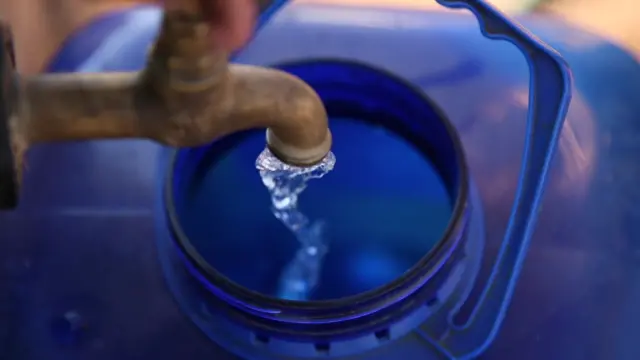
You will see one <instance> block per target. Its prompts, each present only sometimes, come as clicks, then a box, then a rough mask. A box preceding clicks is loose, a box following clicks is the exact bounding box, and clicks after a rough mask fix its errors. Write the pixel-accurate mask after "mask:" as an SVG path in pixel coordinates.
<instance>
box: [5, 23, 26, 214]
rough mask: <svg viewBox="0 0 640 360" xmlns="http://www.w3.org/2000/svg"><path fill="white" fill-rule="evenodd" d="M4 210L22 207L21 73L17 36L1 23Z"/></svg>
mask: <svg viewBox="0 0 640 360" xmlns="http://www.w3.org/2000/svg"><path fill="white" fill-rule="evenodd" d="M0 37H1V39H0V41H1V49H0V210H9V209H14V208H16V207H17V206H18V191H19V185H18V184H19V179H18V178H19V176H20V174H19V171H17V169H18V168H19V166H18V164H16V158H21V156H15V155H16V154H15V152H20V151H21V150H20V149H19V148H17V147H16V146H15V145H16V144H15V143H14V139H12V131H11V127H12V126H14V125H15V124H14V122H13V119H14V118H15V115H16V104H17V101H16V99H17V74H16V71H15V57H14V49H13V37H12V35H11V30H10V29H9V27H8V26H7V25H6V24H0Z"/></svg>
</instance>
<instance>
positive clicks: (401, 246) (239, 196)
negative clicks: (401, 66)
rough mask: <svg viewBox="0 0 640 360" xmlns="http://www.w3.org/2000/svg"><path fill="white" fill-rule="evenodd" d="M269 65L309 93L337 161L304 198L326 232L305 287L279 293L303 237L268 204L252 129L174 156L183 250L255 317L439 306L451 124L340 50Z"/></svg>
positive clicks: (451, 235) (313, 317) (457, 233)
mask: <svg viewBox="0 0 640 360" xmlns="http://www.w3.org/2000/svg"><path fill="white" fill-rule="evenodd" d="M278 67H279V68H281V69H283V70H285V71H288V72H290V73H292V74H294V75H297V76H299V77H300V78H302V79H303V80H305V81H306V82H308V83H309V84H310V85H311V86H312V87H313V88H314V89H315V90H316V91H317V92H318V94H319V95H320V97H321V98H322V100H323V102H324V103H325V106H326V108H327V111H328V113H329V116H330V118H331V124H330V125H331V128H332V132H333V133H334V149H333V151H334V153H335V154H336V157H337V164H336V168H335V169H334V171H333V172H332V173H330V174H328V175H327V176H326V177H325V178H323V179H321V180H318V181H313V182H311V183H310V184H309V187H308V188H307V189H306V190H305V192H304V193H303V194H302V197H301V199H300V206H301V207H302V208H303V209H304V211H305V212H306V213H307V214H309V215H310V216H311V217H312V218H314V219H320V220H323V219H324V220H325V223H326V227H327V235H328V236H329V237H330V240H329V253H328V255H327V259H326V260H325V262H324V264H323V271H322V275H321V276H322V278H321V279H320V285H319V286H318V288H317V289H316V291H315V293H314V298H313V299H312V300H311V301H290V300H283V299H279V298H276V297H274V289H275V287H276V282H277V280H278V278H279V274H280V271H281V269H282V268H283V267H284V266H285V265H286V262H287V261H289V260H290V259H291V257H292V254H293V253H294V252H295V250H296V248H297V246H298V244H297V242H296V240H295V239H293V238H292V237H291V235H290V234H289V233H288V231H287V230H286V229H284V227H283V226H282V225H281V224H280V223H279V221H278V220H277V219H275V218H274V217H273V215H272V214H271V212H270V208H269V195H268V192H267V191H266V189H265V188H264V187H263V185H262V184H261V183H260V178H259V176H258V173H257V171H256V170H255V167H254V162H255V158H256V156H257V155H258V154H259V153H260V151H261V150H262V149H263V148H264V135H263V133H262V132H260V131H247V132H243V133H238V134H234V135H231V136H227V137H225V138H223V139H220V140H218V141H216V142H214V143H213V144H211V145H210V146H205V147H201V148H196V149H190V150H181V151H179V152H178V154H177V155H176V157H175V159H174V164H173V169H172V171H171V173H170V181H169V182H168V184H169V189H168V191H167V199H166V200H167V210H168V212H169V218H170V220H171V227H172V231H173V234H174V240H175V242H176V245H177V247H178V249H179V250H180V251H181V252H182V253H183V254H184V255H185V256H184V257H185V260H186V261H187V262H188V263H189V266H190V267H192V268H193V269H194V270H193V271H196V272H197V273H198V277H200V278H201V279H202V281H206V282H207V283H208V284H209V285H211V286H208V287H209V288H210V289H214V290H212V291H214V292H215V293H216V294H218V295H219V296H220V297H222V298H224V299H226V300H225V301H226V302H229V303H230V304H231V303H232V304H231V305H232V308H234V309H241V312H244V314H245V315H247V316H249V318H250V319H249V318H246V319H247V320H250V321H251V322H252V323H253V324H254V325H255V324H256V321H257V322H258V323H259V322H261V321H263V320H265V321H269V319H268V318H270V317H278V321H283V318H287V321H289V320H290V321H291V322H293V323H312V322H315V321H318V322H333V321H338V320H340V319H343V318H344V317H345V316H347V317H351V318H352V320H355V319H357V318H358V317H360V316H365V315H370V314H374V313H377V312H379V311H380V310H383V309H384V310H385V311H384V313H387V311H390V312H395V313H397V312H409V311H411V306H406V303H407V301H414V300H415V299H416V296H417V297H419V298H420V299H422V300H424V301H422V300H421V302H420V305H422V304H425V303H429V304H431V305H433V306H435V305H436V304H437V303H438V302H439V299H438V294H437V290H438V289H439V288H440V287H441V286H442V283H443V282H444V281H445V279H446V278H447V277H448V275H449V272H450V271H449V270H451V269H447V266H449V267H451V266H450V265H451V263H454V262H455V261H453V260H451V259H450V257H451V256H452V254H453V253H454V252H455V251H454V250H455V248H456V246H457V245H458V242H459V240H460V237H461V236H462V235H461V233H462V231H463V229H464V226H465V222H466V216H465V214H466V204H467V196H468V178H467V169H466V164H465V161H464V156H463V152H462V147H461V144H460V142H459V140H458V138H457V134H456V132H455V130H454V129H453V127H452V125H451V124H450V123H449V122H448V120H447V119H446V118H445V117H444V116H443V115H442V112H441V111H439V110H438V109H437V108H436V106H435V105H433V103H432V102H431V101H430V100H429V99H427V98H426V97H425V96H424V95H423V94H422V92H421V91H420V90H419V89H416V88H414V86H413V85H411V84H408V83H407V82H406V81H403V80H401V79H399V78H397V77H396V76H394V75H391V74H388V73H386V72H385V71H384V70H380V69H374V68H372V67H370V66H368V65H364V64H359V63H355V62H350V61H349V62H347V61H341V60H315V61H305V62H298V63H292V64H285V65H280V66H278ZM454 257H455V256H454ZM447 260H451V261H447ZM221 294H223V295H221ZM408 299H409V300H408ZM403 304H404V305H403ZM242 309H244V310H242ZM354 314H355V315H354ZM358 314H359V316H357V315H358ZM285 315H286V316H285ZM387 315H388V313H387ZM381 316H382V314H381ZM369 321H371V319H369V320H368V321H367V322H369ZM361 325H362V324H360V325H357V326H358V327H360V326H361ZM341 326H344V324H342V325H341ZM354 326H356V324H355V323H354ZM385 331H387V330H385V329H384V328H382V329H379V331H378V332H379V333H380V334H384V333H385ZM261 336H262V335H261ZM383 337H384V336H383Z"/></svg>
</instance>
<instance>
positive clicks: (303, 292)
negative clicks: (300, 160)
mask: <svg viewBox="0 0 640 360" xmlns="http://www.w3.org/2000/svg"><path fill="white" fill-rule="evenodd" d="M335 163H336V158H335V156H334V155H333V153H331V152H330V153H329V154H327V156H325V158H324V159H323V160H322V161H321V162H320V163H318V164H316V165H314V166H310V167H296V166H291V165H287V164H285V163H283V162H282V161H280V160H278V158H276V157H275V156H274V155H273V153H271V151H269V149H265V150H264V151H263V152H262V153H261V154H260V156H258V159H257V160H256V168H257V169H258V171H259V172H260V177H261V178H262V183H263V184H264V185H265V186H266V187H267V189H268V190H269V193H270V194H271V204H272V211H273V215H274V216H275V217H276V218H278V219H279V220H280V221H282V223H283V224H284V225H285V226H286V227H287V228H288V229H289V230H290V231H291V232H292V233H293V234H294V236H295V237H296V239H297V240H298V242H299V244H300V247H299V248H298V250H297V252H296V254H295V256H294V258H293V259H292V260H291V261H290V262H289V264H288V265H287V266H286V267H285V268H284V270H283V272H282V274H281V275H280V282H279V288H278V293H277V296H278V297H280V298H282V299H287V300H308V299H309V298H310V296H311V293H312V291H313V290H314V289H315V287H316V286H317V285H318V281H319V276H320V271H321V270H322V261H323V259H324V256H325V255H326V254H327V252H328V250H329V249H328V240H327V239H326V237H325V234H324V223H323V222H322V221H311V220H310V219H309V218H307V217H306V216H305V215H304V214H303V213H302V212H300V210H299V209H298V198H299V196H300V194H301V193H302V192H303V191H304V189H305V188H306V187H307V182H308V181H309V180H311V179H319V178H321V177H323V176H324V175H325V174H327V173H329V172H330V171H331V170H333V167H334V165H335Z"/></svg>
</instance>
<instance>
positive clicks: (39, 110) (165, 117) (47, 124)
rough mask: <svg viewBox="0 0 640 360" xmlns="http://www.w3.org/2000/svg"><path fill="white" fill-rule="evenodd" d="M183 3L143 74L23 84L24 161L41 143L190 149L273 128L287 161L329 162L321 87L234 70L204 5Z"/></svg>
mask: <svg viewBox="0 0 640 360" xmlns="http://www.w3.org/2000/svg"><path fill="white" fill-rule="evenodd" d="M175 3H176V2H175V1H174V4H175ZM179 3H180V7H176V6H175V5H174V7H173V8H167V9H166V10H165V14H164V19H163V23H162V27H161V31H160V35H159V37H158V39H157V41H156V44H155V46H154V47H153V48H152V49H151V51H150V56H149V60H148V63H147V66H146V68H145V69H144V70H143V71H141V72H138V73H103V74H79V73H78V74H50V75H38V76H35V77H27V78H23V79H21V80H20V81H19V89H18V98H19V99H18V102H19V106H18V111H17V116H14V117H13V119H12V124H11V129H12V137H13V142H14V152H15V153H16V156H20V155H21V154H22V153H23V152H24V150H25V149H26V148H27V147H28V146H29V145H31V144H34V143H43V142H56V141H73V140H88V139H107V138H147V139H151V140H154V141H157V142H160V143H162V144H166V145H170V146H177V147H189V146H198V145H203V144H206V143H208V142H211V141H212V140H214V139H216V138H219V137H221V136H224V135H227V134H230V133H233V132H237V131H241V130H246V129H252V128H267V145H268V146H269V148H270V149H271V150H272V152H273V153H274V154H275V155H276V156H278V157H279V158H280V159H281V160H282V161H284V162H286V163H289V164H293V165H299V166H307V165H312V164H315V163H317V162H318V161H320V160H322V158H323V157H324V156H325V155H326V154H327V153H328V152H329V150H330V148H331V133H330V131H329V129H328V121H327V115H326V112H325V109H324V107H323V105H322V102H321V101H320V99H319V97H318V96H317V94H316V93H315V92H314V91H313V89H311V88H310V87H309V86H308V85H307V84H306V83H304V82H303V81H302V80H300V79H298V78H296V77H294V76H292V75H289V74H287V73H284V72H281V71H278V70H274V69H268V68H262V67H255V66H247V65H234V64H229V63H228V61H227V53H226V52H225V51H223V50H221V49H216V48H215V47H213V46H212V41H211V36H210V34H209V32H210V26H209V20H210V17H209V16H208V15H206V14H207V11H206V9H205V8H204V7H203V6H202V5H201V4H200V1H199V0H182V1H180V2H179ZM18 160H20V159H18ZM18 163H21V161H18Z"/></svg>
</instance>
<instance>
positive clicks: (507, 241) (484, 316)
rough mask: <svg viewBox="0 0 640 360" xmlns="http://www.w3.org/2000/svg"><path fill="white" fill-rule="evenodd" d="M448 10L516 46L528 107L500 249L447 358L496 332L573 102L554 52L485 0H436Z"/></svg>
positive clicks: (484, 343)
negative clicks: (526, 75) (465, 12)
mask: <svg viewBox="0 0 640 360" xmlns="http://www.w3.org/2000/svg"><path fill="white" fill-rule="evenodd" d="M436 1H437V2H438V3H439V4H440V5H443V6H445V7H448V8H451V9H459V8H465V9H469V10H470V11H471V12H472V13H473V14H474V15H475V16H476V18H477V19H478V23H479V25H480V30H481V32H482V34H483V35H484V36H485V37H487V38H489V39H497V40H506V41H508V42H510V43H512V44H514V45H516V46H517V47H518V48H519V49H520V50H521V51H522V53H523V54H524V56H525V58H526V60H527V63H528V65H529V71H530V80H529V109H528V113H527V126H526V129H527V130H526V137H525V143H524V152H523V156H522V167H521V169H520V173H519V180H518V187H517V191H516V195H515V201H514V203H513V207H512V209H511V215H510V217H509V222H508V225H507V228H506V231H505V235H504V239H503V240H502V244H501V247H500V251H499V253H498V256H497V258H496V261H495V263H494V264H493V268H492V271H491V275H490V277H489V281H488V282H487V285H486V287H485V288H484V289H483V291H482V294H481V296H480V299H479V300H478V302H477V304H475V307H474V309H473V312H472V314H471V316H470V317H469V319H468V321H467V322H466V323H465V324H463V325H454V324H453V317H454V316H455V312H454V313H452V314H450V318H449V323H450V324H451V326H452V330H451V332H450V333H449V334H447V335H446V336H445V337H444V338H443V339H440V340H439V341H438V342H437V344H434V345H436V346H438V347H439V348H440V350H442V351H443V352H444V353H445V354H446V355H447V356H448V357H449V358H452V359H473V358H475V357H476V356H478V355H479V354H480V353H481V352H483V351H484V350H486V348H487V347H488V346H489V345H490V344H491V342H492V341H493V339H494V338H495V336H496V335H497V333H498V330H499V328H500V326H501V324H502V321H503V320H504V317H505V314H506V312H507V309H508V307H509V304H510V302H511V297H512V296H513V292H514V289H515V286H516V282H517V280H518V276H519V275H520V271H521V269H522V265H523V263H524V259H525V257H526V254H527V250H528V247H529V243H530V240H531V236H532V234H533V231H534V228H535V223H536V220H537V217H538V213H539V211H540V209H539V207H540V201H541V198H542V195H543V192H544V188H545V185H546V181H547V177H548V176H547V175H548V171H549V166H550V163H551V160H552V159H553V154H554V153H555V149H556V146H557V144H558V139H559V136H560V132H561V130H562V126H563V123H564V120H565V117H566V115H567V110H568V107H569V103H570V101H571V86H572V75H571V71H570V69H569V66H568V64H567V63H566V61H565V60H564V59H563V58H562V57H561V56H560V54H559V53H558V52H556V51H555V50H554V49H552V48H551V47H550V46H548V45H547V44H545V43H544V42H542V41H541V40H539V39H538V38H536V37H535V36H534V35H533V34H531V33H530V32H529V31H527V30H526V29H525V28H524V27H522V26H521V25H520V24H518V23H517V22H515V21H513V20H510V19H509V18H508V17H507V16H505V15H504V14H502V13H501V12H500V11H499V10H497V9H496V8H494V7H493V6H492V5H490V4H488V3H486V2H485V1H483V0H436Z"/></svg>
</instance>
